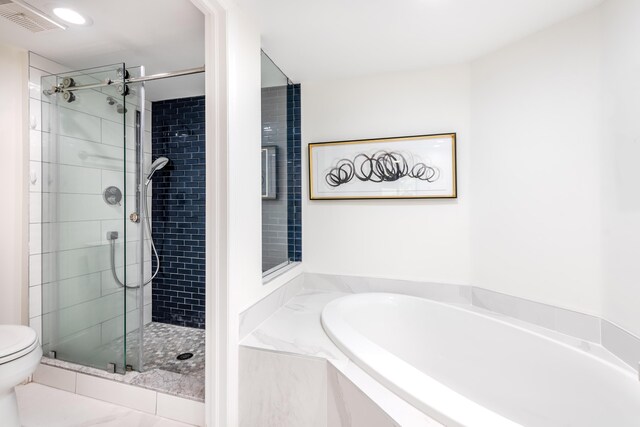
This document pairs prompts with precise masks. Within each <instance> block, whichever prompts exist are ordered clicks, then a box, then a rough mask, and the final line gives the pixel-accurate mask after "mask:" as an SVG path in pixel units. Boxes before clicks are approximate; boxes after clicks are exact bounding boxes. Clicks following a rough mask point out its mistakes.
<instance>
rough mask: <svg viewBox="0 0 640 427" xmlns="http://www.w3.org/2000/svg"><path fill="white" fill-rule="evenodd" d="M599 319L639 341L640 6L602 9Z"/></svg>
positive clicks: (631, 0) (630, 0)
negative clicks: (600, 275) (600, 271)
mask: <svg viewBox="0 0 640 427" xmlns="http://www.w3.org/2000/svg"><path fill="white" fill-rule="evenodd" d="M602 11H603V15H602V18H603V21H602V24H603V25H602V28H603V52H604V54H603V62H602V63H603V77H604V79H603V82H604V85H603V90H604V93H603V95H604V96H603V111H602V113H603V119H604V122H603V125H604V129H603V130H604V133H603V138H602V144H601V147H600V153H599V154H600V156H601V157H600V164H601V165H602V172H603V173H602V185H601V200H602V218H601V219H602V232H603V233H602V235H603V239H602V247H601V248H600V250H601V252H600V256H601V257H602V263H603V265H602V269H603V276H604V277H603V279H604V280H603V311H604V316H605V317H606V318H607V319H608V320H611V321H613V322H614V323H617V324H619V325H620V326H622V327H623V328H626V329H627V330H629V331H631V332H633V333H635V334H636V335H638V336H640V305H639V304H640V167H639V166H638V165H639V161H640V77H639V76H640V50H638V40H640V2H638V1H637V0H610V1H608V2H606V3H605V4H604V5H603V7H602Z"/></svg>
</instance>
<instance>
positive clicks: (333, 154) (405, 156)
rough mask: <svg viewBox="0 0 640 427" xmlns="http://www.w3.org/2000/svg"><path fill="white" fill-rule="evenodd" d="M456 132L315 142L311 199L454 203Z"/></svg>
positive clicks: (311, 152) (311, 147) (311, 149)
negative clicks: (408, 200) (436, 200)
mask: <svg viewBox="0 0 640 427" xmlns="http://www.w3.org/2000/svg"><path fill="white" fill-rule="evenodd" d="M456 197H457V189H456V134H455V133H446V134H437V135H419V136H405V137H397V138H380V139H361V140H355V141H337V142H318V143H311V144H309V198H310V199H311V200H341V199H347V200H348V199H452V198H456Z"/></svg>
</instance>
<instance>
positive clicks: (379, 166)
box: [325, 151, 440, 188]
mask: <svg viewBox="0 0 640 427" xmlns="http://www.w3.org/2000/svg"><path fill="white" fill-rule="evenodd" d="M354 177H355V178H357V179H359V180H360V181H363V182H367V181H368V182H393V181H397V180H399V179H401V178H404V177H409V178H414V179H419V180H420V181H427V182H435V181H437V180H438V178H440V170H439V169H438V168H437V167H434V166H428V165H427V164H425V163H422V162H417V163H414V164H413V166H410V165H409V162H408V161H407V159H406V158H405V157H404V156H403V155H402V154H400V153H398V152H395V151H378V152H376V153H374V154H373V155H371V156H369V155H367V154H364V153H361V154H358V155H357V156H355V157H354V158H353V160H349V159H340V160H339V161H338V162H337V163H336V165H335V166H334V167H332V168H331V169H330V170H329V172H327V174H326V175H325V181H326V182H327V184H328V185H329V186H331V187H334V188H335V187H339V186H341V185H343V184H346V183H348V182H350V181H351V180H352V179H353V178H354Z"/></svg>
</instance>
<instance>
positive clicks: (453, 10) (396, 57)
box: [237, 0, 602, 82]
mask: <svg viewBox="0 0 640 427" xmlns="http://www.w3.org/2000/svg"><path fill="white" fill-rule="evenodd" d="M237 1H238V2H239V3H240V4H241V6H242V7H243V8H244V9H245V10H246V11H247V12H249V13H251V14H252V15H254V17H255V19H256V21H257V22H258V23H259V24H260V27H261V32H262V45H263V48H264V50H265V52H267V54H268V55H269V56H270V57H271V58H272V59H273V60H274V61H275V63H276V64H278V66H279V67H280V68H281V69H282V70H283V71H284V72H285V73H286V74H287V75H288V77H289V78H291V79H292V80H294V81H296V82H304V81H308V80H319V79H328V78H329V79H330V78H341V77H348V76H357V75H365V74H373V73H380V72H388V71H396V70H413V69H421V68H427V67H430V66H434V65H440V64H447V63H457V62H465V61H469V60H472V59H474V58H477V57H478V56H481V55H483V54H486V53H489V52H491V51H493V50H496V49H498V48H499V47H501V46H504V45H506V44H508V43H510V42H512V41H515V40H518V39H520V38H522V37H524V36H526V35H528V34H531V33H534V32H536V31H538V30H541V29H543V28H544V27H547V26H549V25H552V24H554V23H556V22H560V21H562V20H563V19H566V18H568V17H570V16H573V15H576V14H578V13H580V12H582V11H586V10H588V9H589V8H592V7H594V6H596V5H597V4H599V3H601V2H602V0H322V1H319V0H269V1H265V0H237Z"/></svg>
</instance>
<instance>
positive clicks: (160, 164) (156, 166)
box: [144, 157, 169, 185]
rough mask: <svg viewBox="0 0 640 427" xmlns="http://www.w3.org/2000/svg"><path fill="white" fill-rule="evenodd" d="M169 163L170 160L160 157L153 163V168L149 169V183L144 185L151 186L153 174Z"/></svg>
mask: <svg viewBox="0 0 640 427" xmlns="http://www.w3.org/2000/svg"><path fill="white" fill-rule="evenodd" d="M167 163H169V159H168V158H166V157H158V158H157V159H156V160H155V161H154V162H153V163H151V167H150V168H149V173H148V174H147V181H146V182H145V183H144V185H149V183H150V182H151V178H152V177H153V174H154V173H156V171H157V170H160V169H162V168H163V167H165V166H166V165H167Z"/></svg>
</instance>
